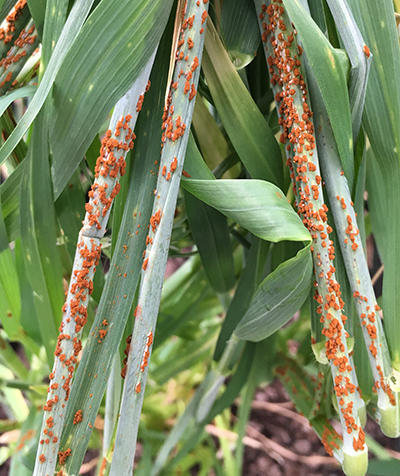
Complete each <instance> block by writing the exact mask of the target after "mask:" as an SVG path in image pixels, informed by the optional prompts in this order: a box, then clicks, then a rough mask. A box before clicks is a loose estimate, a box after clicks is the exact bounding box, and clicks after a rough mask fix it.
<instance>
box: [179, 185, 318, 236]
mask: <svg viewBox="0 0 400 476" xmlns="http://www.w3.org/2000/svg"><path fill="white" fill-rule="evenodd" d="M182 186H183V187H184V188H185V189H186V190H188V191H189V192H190V193H192V194H193V195H195V196H196V197H197V198H200V200H203V201H204V202H205V203H207V204H208V205H210V206H212V207H214V208H216V209H217V210H219V211H220V212H221V213H223V214H224V215H226V216H227V217H228V218H230V219H231V220H234V221H235V222H237V223H239V224H240V225H241V226H243V228H246V229H247V230H249V231H251V232H252V233H254V235H256V236H258V237H260V238H262V239H264V240H268V241H273V242H278V241H282V240H293V241H303V240H304V241H308V240H310V234H309V232H308V231H307V230H306V228H305V227H304V225H303V224H302V222H301V220H300V218H299V217H298V215H297V214H296V213H295V212H294V210H293V208H292V207H291V206H290V204H289V203H288V201H287V199H286V197H285V196H284V195H283V194H282V192H281V191H280V190H279V188H277V187H276V186H275V185H273V184H272V183H269V182H264V181H261V180H196V179H192V178H188V179H184V180H182Z"/></svg>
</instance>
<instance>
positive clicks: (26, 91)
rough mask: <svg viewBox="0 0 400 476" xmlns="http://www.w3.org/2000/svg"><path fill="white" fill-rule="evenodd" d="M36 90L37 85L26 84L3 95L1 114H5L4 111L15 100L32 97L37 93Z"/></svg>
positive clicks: (0, 101)
mask: <svg viewBox="0 0 400 476" xmlns="http://www.w3.org/2000/svg"><path fill="white" fill-rule="evenodd" d="M36 90H37V86H24V87H22V88H18V89H16V90H15V91H12V92H10V93H7V94H6V95H5V96H2V97H1V99H0V116H2V115H3V114H4V111H5V110H6V109H7V108H8V106H9V105H10V104H11V103H12V102H13V101H15V100H16V99H20V98H26V97H31V96H33V95H34V94H35V92H36Z"/></svg>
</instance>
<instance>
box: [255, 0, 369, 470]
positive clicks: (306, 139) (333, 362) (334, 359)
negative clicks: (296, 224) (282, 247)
mask: <svg viewBox="0 0 400 476" xmlns="http://www.w3.org/2000/svg"><path fill="white" fill-rule="evenodd" d="M256 8H257V13H258V15H259V19H260V23H261V31H262V41H263V42H264V44H265V47H266V51H267V62H268V67H269V72H270V76H271V84H272V86H273V89H274V92H275V101H276V107H277V110H278V116H279V124H280V126H281V131H282V133H281V137H280V141H281V142H282V143H283V144H285V149H286V155H287V165H288V166H289V168H290V176H291V179H292V184H293V190H294V193H295V197H296V206H297V209H298V212H299V215H300V216H301V218H302V220H303V223H304V225H305V226H306V227H307V228H308V230H309V231H310V233H311V236H312V239H313V244H312V246H311V251H312V254H313V261H314V269H315V282H314V285H315V287H316V290H315V299H316V300H317V302H318V304H319V306H318V310H317V312H318V313H319V314H320V315H321V318H320V320H321V322H322V323H323V324H324V328H323V330H322V333H323V334H324V335H325V338H326V343H325V349H326V356H327V358H328V361H329V363H330V367H331V371H332V377H333V382H334V391H335V394H336V399H337V403H338V408H339V417H340V421H341V424H342V429H343V445H342V450H343V462H342V464H343V468H344V471H345V472H346V474H348V475H353V474H354V475H356V474H364V473H365V471H366V468H367V464H368V457H367V455H368V450H367V446H366V444H365V434H364V431H363V429H362V426H361V420H360V415H359V413H361V412H362V409H363V408H364V406H363V402H362V400H361V398H360V395H359V389H357V384H356V382H355V381H354V371H353V367H352V365H351V362H350V358H349V352H348V348H347V343H346V338H347V337H348V333H347V331H346V329H345V323H346V320H347V318H346V316H345V315H344V314H343V307H344V302H343V300H342V298H341V297H340V296H341V292H340V285H339V283H338V282H337V281H336V278H335V271H336V270H335V267H334V266H333V260H334V257H335V254H334V253H335V248H334V244H333V242H332V240H330V239H329V234H330V233H331V232H332V231H333V230H332V228H331V227H330V226H329V224H328V219H327V212H328V208H327V206H326V205H325V203H324V198H323V191H322V179H321V175H320V167H319V161H318V154H317V148H316V141H315V134H314V125H313V121H312V116H313V113H312V111H311V110H310V108H309V105H308V102H307V101H308V89H307V84H306V81H305V73H304V69H303V67H302V62H301V55H302V48H301V46H300V45H299V44H298V43H297V40H296V35H297V32H296V30H295V28H294V26H293V24H292V23H291V22H290V20H289V18H288V16H287V13H286V12H285V9H284V7H283V6H282V0H276V1H275V0H273V1H272V2H271V3H270V4H269V5H266V4H264V3H261V2H260V1H256ZM364 411H365V409H364Z"/></svg>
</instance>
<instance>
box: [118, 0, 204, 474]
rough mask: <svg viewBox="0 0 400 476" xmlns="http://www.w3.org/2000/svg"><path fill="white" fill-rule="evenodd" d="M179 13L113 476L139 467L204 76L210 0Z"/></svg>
mask: <svg viewBox="0 0 400 476" xmlns="http://www.w3.org/2000/svg"><path fill="white" fill-rule="evenodd" d="M177 15H180V36H179V41H178V43H177V50H176V59H175V68H174V73H173V78H172V81H171V85H170V88H169V93H168V96H167V101H166V105H165V110H164V116H163V121H164V123H163V130H164V134H163V138H162V142H163V143H162V145H161V147H162V153H161V161H160V168H159V173H158V180H157V188H156V190H154V194H155V199H154V206H153V214H152V217H151V218H150V224H149V233H148V236H147V239H146V249H145V250H144V252H143V265H142V268H143V270H142V280H141V285H140V291H139V298H138V304H137V307H136V310H135V317H136V319H135V325H134V329H133V333H132V340H131V345H130V349H129V355H128V362H127V373H126V379H125V385H124V391H123V397H122V403H121V411H120V414H121V415H122V416H123V417H121V418H120V419H119V422H118V429H117V436H116V442H115V450H114V454H113V459H112V463H111V468H110V476H125V475H130V474H132V471H133V464H134V456H135V451H134V449H135V445H136V439H137V432H138V427H139V420H140V413H141V408H142V402H143V396H144V391H145V385H146V379H147V372H148V364H149V360H150V355H151V349H152V344H153V338H154V331H155V327H156V321H157V315H158V309H159V305H160V298H161V290H162V284H163V279H164V274H165V267H166V263H167V258H168V250H169V242H170V237H171V231H172V225H173V220H174V215H175V208H176V200H177V197H178V191H179V184H180V179H181V175H182V171H183V161H184V158H185V153H186V147H187V142H188V138H189V130H190V124H191V121H192V115H193V108H194V103H195V101H194V98H195V96H196V92H197V84H198V80H199V75H200V67H199V66H200V63H201V58H202V51H203V45H204V34H203V33H204V31H205V26H206V20H207V16H208V0H202V1H200V0H197V1H196V0H189V1H187V2H186V1H185V3H184V5H183V9H182V11H178V12H177Z"/></svg>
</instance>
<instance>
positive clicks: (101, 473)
mask: <svg viewBox="0 0 400 476" xmlns="http://www.w3.org/2000/svg"><path fill="white" fill-rule="evenodd" d="M106 468H107V458H106V457H104V458H103V461H102V462H101V466H100V470H99V476H104V471H105V470H106Z"/></svg>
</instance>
